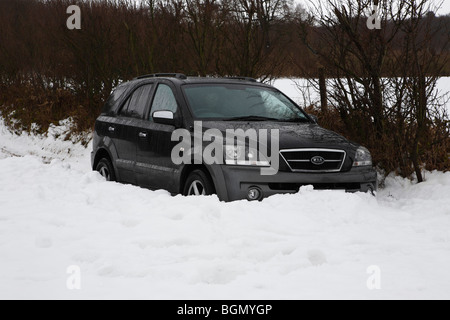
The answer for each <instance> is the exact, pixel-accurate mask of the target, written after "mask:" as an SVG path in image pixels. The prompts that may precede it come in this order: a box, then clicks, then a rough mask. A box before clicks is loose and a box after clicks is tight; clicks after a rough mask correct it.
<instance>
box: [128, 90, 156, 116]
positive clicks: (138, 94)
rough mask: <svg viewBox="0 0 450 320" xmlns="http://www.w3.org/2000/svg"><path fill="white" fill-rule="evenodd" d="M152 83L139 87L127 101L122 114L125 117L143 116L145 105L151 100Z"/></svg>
mask: <svg viewBox="0 0 450 320" xmlns="http://www.w3.org/2000/svg"><path fill="white" fill-rule="evenodd" d="M151 90H152V85H151V84H146V85H144V86H142V87H139V88H137V89H136V90H135V91H134V92H133V94H132V95H131V96H130V97H129V98H128V100H127V101H126V102H125V104H124V106H123V107H122V110H121V111H120V115H121V116H124V117H133V118H143V117H144V112H145V107H146V106H147V105H148V103H149V100H150V93H151Z"/></svg>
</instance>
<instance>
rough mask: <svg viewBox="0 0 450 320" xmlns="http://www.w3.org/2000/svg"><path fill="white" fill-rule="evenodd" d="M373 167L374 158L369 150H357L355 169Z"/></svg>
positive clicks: (361, 148)
mask: <svg viewBox="0 0 450 320" xmlns="http://www.w3.org/2000/svg"><path fill="white" fill-rule="evenodd" d="M371 165H372V156H371V155H370V152H369V150H367V149H366V148H364V147H359V148H358V150H356V155H355V161H354V162H353V166H354V167H364V166H371Z"/></svg>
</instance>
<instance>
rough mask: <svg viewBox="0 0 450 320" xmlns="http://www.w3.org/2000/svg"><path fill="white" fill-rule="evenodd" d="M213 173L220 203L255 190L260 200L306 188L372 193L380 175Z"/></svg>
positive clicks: (367, 170)
mask: <svg viewBox="0 0 450 320" xmlns="http://www.w3.org/2000/svg"><path fill="white" fill-rule="evenodd" d="M211 171H212V172H211V173H212V176H213V179H214V183H215V186H216V191H217V195H218V196H219V199H220V200H221V201H235V200H243V199H247V195H248V192H249V189H250V188H255V187H256V188H257V189H259V190H260V191H261V193H262V195H261V198H266V197H269V196H272V195H275V194H283V193H296V192H298V190H299V188H300V187H301V186H304V185H313V186H314V188H315V189H340V190H345V191H347V192H373V191H376V190H377V188H378V183H377V172H376V171H375V169H373V168H372V167H361V168H357V167H354V168H352V170H350V171H349V172H336V173H295V172H285V171H279V172H278V173H277V174H275V175H273V176H263V175H261V174H260V173H261V171H260V168H258V167H245V166H227V165H217V166H212V167H211Z"/></svg>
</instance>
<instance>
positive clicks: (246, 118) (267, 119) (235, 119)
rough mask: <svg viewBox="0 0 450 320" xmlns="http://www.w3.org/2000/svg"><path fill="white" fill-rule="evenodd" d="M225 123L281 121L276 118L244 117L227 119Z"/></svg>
mask: <svg viewBox="0 0 450 320" xmlns="http://www.w3.org/2000/svg"><path fill="white" fill-rule="evenodd" d="M225 121H280V120H279V119H276V118H269V117H260V116H244V117H234V118H228V119H225Z"/></svg>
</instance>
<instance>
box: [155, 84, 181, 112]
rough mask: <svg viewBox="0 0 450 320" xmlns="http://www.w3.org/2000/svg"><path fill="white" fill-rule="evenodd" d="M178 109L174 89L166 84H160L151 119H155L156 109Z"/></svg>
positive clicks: (173, 110)
mask: <svg viewBox="0 0 450 320" xmlns="http://www.w3.org/2000/svg"><path fill="white" fill-rule="evenodd" d="M177 110H178V104H177V100H176V99H175V95H174V94H173V91H172V89H171V88H170V87H169V86H168V85H166V84H160V85H159V86H158V89H157V90H156V93H155V98H154V99H153V103H152V108H151V111H150V120H151V121H153V113H155V112H156V111H172V112H173V113H176V112H177Z"/></svg>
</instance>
